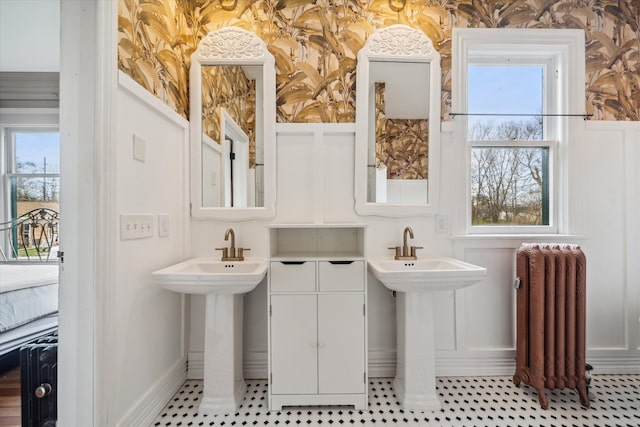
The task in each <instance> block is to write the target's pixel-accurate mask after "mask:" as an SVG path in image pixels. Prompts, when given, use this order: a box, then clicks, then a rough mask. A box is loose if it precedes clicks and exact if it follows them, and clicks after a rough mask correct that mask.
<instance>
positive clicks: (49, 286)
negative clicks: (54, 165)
mask: <svg viewBox="0 0 640 427" xmlns="http://www.w3.org/2000/svg"><path fill="white" fill-rule="evenodd" d="M59 218H60V215H59V213H58V212H57V211H55V210H52V209H49V208H45V207H40V208H36V209H33V210H30V211H27V212H24V213H22V214H20V215H19V216H17V217H15V218H14V219H11V220H9V221H7V222H2V223H0V368H3V367H4V366H5V365H10V364H11V363H15V362H16V360H17V354H18V350H19V349H20V347H21V346H22V345H24V344H26V343H29V342H32V341H33V340H34V339H36V338H38V337H40V336H42V335H47V334H49V333H51V332H53V331H55V330H56V329H57V327H58V259H57V254H58V226H59Z"/></svg>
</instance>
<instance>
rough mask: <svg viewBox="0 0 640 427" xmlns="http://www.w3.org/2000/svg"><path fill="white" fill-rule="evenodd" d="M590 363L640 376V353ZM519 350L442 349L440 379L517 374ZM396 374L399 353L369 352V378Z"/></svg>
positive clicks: (591, 357) (250, 368)
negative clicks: (639, 373) (517, 354)
mask: <svg viewBox="0 0 640 427" xmlns="http://www.w3.org/2000/svg"><path fill="white" fill-rule="evenodd" d="M188 358H189V363H188V367H189V369H188V372H187V378H188V379H202V378H203V377H204V358H203V353H202V352H201V351H193V352H189V356H188ZM587 363H589V364H590V365H592V366H593V368H594V369H593V372H592V373H593V374H594V375H597V374H637V373H638V372H640V354H639V353H638V352H634V351H629V350H624V349H610V350H609V349H608V350H589V351H588V352H587ZM515 366H516V364H515V351H514V350H510V349H503V350H469V351H454V350H438V351H436V376H439V377H459V376H478V377H482V376H498V375H513V373H514V372H515ZM267 371H268V367H267V352H246V353H245V354H244V377H245V379H264V378H267V377H268V375H267ZM395 374H396V352H395V350H393V349H391V350H389V349H387V350H384V349H383V350H370V351H369V377H370V378H391V377H394V376H395Z"/></svg>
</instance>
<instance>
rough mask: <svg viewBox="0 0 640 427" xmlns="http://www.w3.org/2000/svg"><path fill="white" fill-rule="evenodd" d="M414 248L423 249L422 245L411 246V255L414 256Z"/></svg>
mask: <svg viewBox="0 0 640 427" xmlns="http://www.w3.org/2000/svg"><path fill="white" fill-rule="evenodd" d="M416 249H424V247H423V246H411V256H412V257H415V256H416Z"/></svg>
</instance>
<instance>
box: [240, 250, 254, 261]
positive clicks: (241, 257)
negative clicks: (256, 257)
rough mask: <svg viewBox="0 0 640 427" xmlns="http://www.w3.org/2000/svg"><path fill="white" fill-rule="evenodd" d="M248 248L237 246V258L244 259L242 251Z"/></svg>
mask: <svg viewBox="0 0 640 427" xmlns="http://www.w3.org/2000/svg"><path fill="white" fill-rule="evenodd" d="M250 250H251V249H249V248H238V258H239V259H240V261H244V251H250Z"/></svg>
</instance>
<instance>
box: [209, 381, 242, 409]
mask: <svg viewBox="0 0 640 427" xmlns="http://www.w3.org/2000/svg"><path fill="white" fill-rule="evenodd" d="M235 388H236V390H235V392H234V395H233V396H231V395H228V396H224V397H223V396H217V397H203V398H202V401H201V402H200V406H199V407H198V413H199V414H206V415H209V414H233V413H234V412H236V411H237V410H238V407H239V406H240V404H241V403H242V400H243V399H244V395H245V394H246V392H247V385H246V384H245V382H244V381H241V382H240V384H236V387H235Z"/></svg>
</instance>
